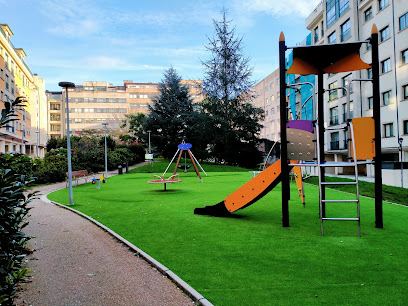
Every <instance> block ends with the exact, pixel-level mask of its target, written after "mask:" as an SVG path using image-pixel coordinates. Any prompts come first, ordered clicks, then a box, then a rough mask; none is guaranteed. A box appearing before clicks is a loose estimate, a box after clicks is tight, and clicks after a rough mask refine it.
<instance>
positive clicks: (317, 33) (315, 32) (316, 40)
mask: <svg viewBox="0 0 408 306" xmlns="http://www.w3.org/2000/svg"><path fill="white" fill-rule="evenodd" d="M313 33H314V43H315V44H316V43H317V42H318V41H319V27H316V28H315V29H314V31H313Z"/></svg>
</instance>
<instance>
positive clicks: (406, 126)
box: [402, 120, 408, 135]
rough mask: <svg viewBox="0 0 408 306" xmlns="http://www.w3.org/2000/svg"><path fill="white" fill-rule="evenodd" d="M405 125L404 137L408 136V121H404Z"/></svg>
mask: <svg viewBox="0 0 408 306" xmlns="http://www.w3.org/2000/svg"><path fill="white" fill-rule="evenodd" d="M402 124H403V125H404V127H403V128H404V135H407V134H408V120H404V122H403V123H402Z"/></svg>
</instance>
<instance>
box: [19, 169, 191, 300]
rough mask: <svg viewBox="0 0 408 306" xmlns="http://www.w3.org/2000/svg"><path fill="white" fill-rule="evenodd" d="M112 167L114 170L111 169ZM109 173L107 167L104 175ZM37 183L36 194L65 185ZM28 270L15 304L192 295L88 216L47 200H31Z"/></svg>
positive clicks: (177, 297) (26, 230)
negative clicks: (187, 293)
mask: <svg viewBox="0 0 408 306" xmlns="http://www.w3.org/2000/svg"><path fill="white" fill-rule="evenodd" d="M116 173H117V171H116ZM112 175H113V173H112V172H111V173H108V177H110V176H112ZM64 187H65V183H58V184H54V185H49V186H43V187H40V188H37V190H39V191H40V192H41V194H47V193H49V192H51V191H54V190H57V189H60V188H64ZM31 206H32V207H33V209H32V210H31V211H30V215H31V217H30V219H29V222H30V223H29V225H28V226H27V227H26V228H25V230H24V232H25V233H26V234H27V235H28V236H34V238H33V239H32V240H31V241H30V242H29V247H30V248H31V249H33V250H35V251H34V253H33V254H31V255H29V256H28V257H27V260H28V262H27V267H28V269H29V270H31V271H33V272H32V273H31V275H30V277H29V278H28V282H27V283H25V284H22V286H21V287H22V291H21V292H20V293H19V294H18V298H17V299H16V304H17V305H41V306H42V305H192V304H193V301H192V300H191V299H190V298H189V297H188V296H186V295H185V294H184V293H183V292H182V291H181V290H180V289H179V288H178V287H177V286H176V285H175V284H174V283H172V282H171V281H170V280H169V279H168V278H166V277H165V276H164V275H163V274H161V273H160V272H158V271H157V270H156V269H155V268H153V267H152V266H151V265H149V264H148V263H147V262H146V261H145V260H143V259H141V258H139V257H137V256H135V253H134V252H133V251H132V250H130V249H129V248H128V247H126V246H125V245H124V244H122V243H120V242H119V241H118V240H116V239H115V238H113V237H112V236H111V235H109V234H108V233H107V232H105V231H104V230H102V229H101V228H99V227H97V226H96V225H94V224H93V223H91V222H90V221H88V220H86V219H84V218H82V217H80V216H78V215H77V214H74V213H72V212H71V211H69V210H66V209H64V208H61V207H59V206H56V205H54V204H52V203H50V202H49V201H48V200H46V199H45V197H44V196H43V197H42V198H41V199H39V200H35V201H33V202H32V203H31Z"/></svg>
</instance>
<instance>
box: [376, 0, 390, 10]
mask: <svg viewBox="0 0 408 306" xmlns="http://www.w3.org/2000/svg"><path fill="white" fill-rule="evenodd" d="M387 5H388V0H379V1H378V8H379V10H380V11H381V10H382V9H384V8H385V7H386V6H387Z"/></svg>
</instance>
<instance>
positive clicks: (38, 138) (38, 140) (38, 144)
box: [35, 131, 40, 157]
mask: <svg viewBox="0 0 408 306" xmlns="http://www.w3.org/2000/svg"><path fill="white" fill-rule="evenodd" d="M35 133H36V134H37V135H36V136H37V147H36V155H37V157H38V156H39V155H38V147H39V146H40V136H39V135H40V131H36V132H35Z"/></svg>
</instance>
